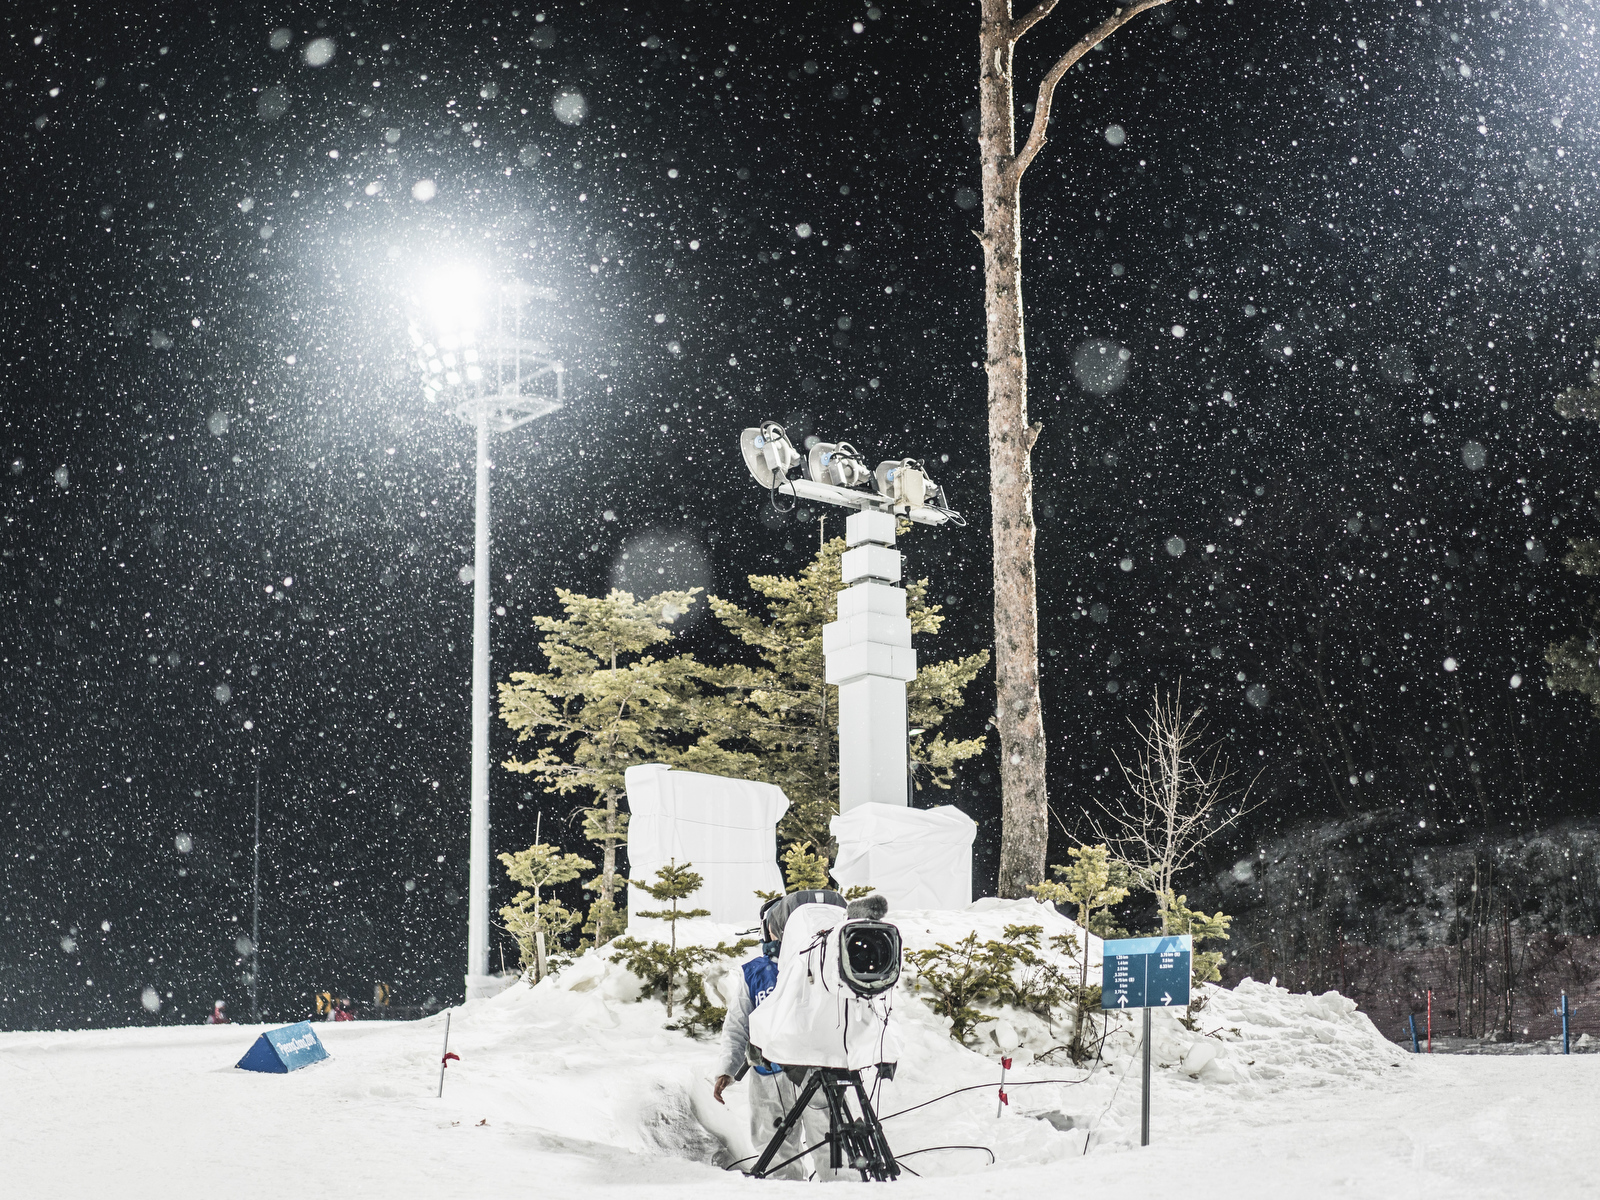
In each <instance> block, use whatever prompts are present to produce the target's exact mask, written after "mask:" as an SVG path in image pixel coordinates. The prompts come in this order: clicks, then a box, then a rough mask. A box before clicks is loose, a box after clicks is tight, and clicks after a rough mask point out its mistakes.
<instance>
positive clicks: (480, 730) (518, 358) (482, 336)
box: [411, 275, 566, 1000]
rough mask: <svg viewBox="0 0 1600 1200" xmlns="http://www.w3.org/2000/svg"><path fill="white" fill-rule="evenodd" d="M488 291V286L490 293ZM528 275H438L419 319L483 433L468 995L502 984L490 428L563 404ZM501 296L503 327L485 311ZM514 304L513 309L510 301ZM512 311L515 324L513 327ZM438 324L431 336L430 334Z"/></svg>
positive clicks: (452, 387) (443, 382)
mask: <svg viewBox="0 0 1600 1200" xmlns="http://www.w3.org/2000/svg"><path fill="white" fill-rule="evenodd" d="M486 293H487V294H486ZM553 298H554V296H553V293H551V292H549V290H548V289H543V288H531V287H529V286H527V285H526V284H523V283H520V282H513V283H509V284H503V285H501V286H500V287H498V288H496V289H493V290H492V291H491V290H490V289H489V288H486V287H482V286H479V285H478V284H477V283H476V281H475V280H473V279H472V278H471V277H470V276H461V275H457V276H453V277H448V278H445V279H441V280H435V281H434V282H433V284H432V286H431V287H430V289H429V291H428V293H427V297H426V303H425V305H424V306H423V307H424V308H425V309H426V310H427V317H428V325H429V326H431V329H430V328H428V327H427V326H425V325H424V324H423V323H421V322H420V321H413V322H412V324H411V341H412V346H413V348H414V350H415V352H416V356H417V358H416V361H417V364H418V365H419V366H420V367H421V369H422V372H423V377H424V383H423V386H422V391H423V394H424V395H425V396H426V397H427V398H428V400H429V402H430V403H442V404H444V405H446V406H448V408H447V411H448V412H449V413H450V415H452V416H454V417H455V418H456V419H457V420H459V421H461V422H463V423H465V424H467V425H470V426H472V427H473V429H474V430H475V431H476V433H477V477H476V484H477V486H476V500H475V504H474V516H473V539H472V818H471V825H470V834H469V842H468V874H467V976H466V985H467V999H469V1000H470V999H473V998H474V997H475V996H479V995H486V994H492V992H493V987H494V985H493V984H492V982H491V978H492V977H491V976H490V975H489V468H490V460H489V435H490V434H491V433H510V432H511V431H512V430H513V429H517V428H520V427H521V426H523V425H526V424H528V422H530V421H534V420H537V419H538V418H540V417H542V416H546V415H548V414H550V413H553V412H555V411H556V410H557V409H559V408H561V407H562V406H563V404H564V403H565V401H566V389H565V376H566V373H565V370H564V369H563V367H562V364H561V363H560V362H559V361H558V360H556V359H555V358H553V357H551V352H550V348H549V347H548V346H546V345H543V344H542V343H539V342H536V341H531V340H525V339H524V338H523V336H522V310H523V305H524V303H525V302H526V301H527V300H530V299H535V300H549V299H553ZM486 299H488V300H491V301H492V308H493V327H492V329H491V328H489V322H488V320H486V319H485V314H483V312H482V308H483V306H484V305H483V302H484V300H486ZM508 309H509V311H508ZM508 318H509V328H508ZM430 332H431V333H432V335H433V336H432V337H431V338H430V336H429V334H430Z"/></svg>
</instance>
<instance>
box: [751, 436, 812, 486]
mask: <svg viewBox="0 0 1600 1200" xmlns="http://www.w3.org/2000/svg"><path fill="white" fill-rule="evenodd" d="M739 449H740V450H741V451H742V452H743V454H744V465H745V466H747V467H749V468H750V474H752V475H754V476H755V479H756V482H757V483H759V484H760V485H761V486H762V487H764V488H775V487H777V486H778V484H780V483H782V482H783V481H784V480H785V479H786V478H788V475H789V472H790V471H792V470H794V468H795V467H796V466H798V465H799V463H800V451H798V450H796V449H795V448H794V443H793V442H791V441H790V440H789V435H788V434H786V433H785V432H784V431H783V426H782V425H779V424H778V423H777V422H776V421H766V422H763V423H762V424H761V426H760V427H759V428H756V429H746V430H745V431H744V432H743V433H742V434H740V435H739Z"/></svg>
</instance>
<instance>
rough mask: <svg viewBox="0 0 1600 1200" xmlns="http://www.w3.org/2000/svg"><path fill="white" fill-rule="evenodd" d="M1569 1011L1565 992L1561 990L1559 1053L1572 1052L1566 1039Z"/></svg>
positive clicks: (1568, 1031) (1569, 1028)
mask: <svg viewBox="0 0 1600 1200" xmlns="http://www.w3.org/2000/svg"><path fill="white" fill-rule="evenodd" d="M1570 1012H1571V1009H1570V1008H1569V1007H1568V1005H1567V994H1566V993H1565V992H1562V993H1561V1053H1563V1054H1571V1053H1572V1045H1571V1043H1570V1042H1569V1041H1568V1035H1569V1033H1570V1031H1571V1027H1570V1026H1569V1025H1568V1023H1567V1017H1568V1014H1569V1013H1570Z"/></svg>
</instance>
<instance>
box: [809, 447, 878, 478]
mask: <svg viewBox="0 0 1600 1200" xmlns="http://www.w3.org/2000/svg"><path fill="white" fill-rule="evenodd" d="M805 472H806V478H807V479H809V480H812V481H813V482H815V483H831V484H833V485H834V486H835V487H847V488H862V487H871V486H872V471H871V469H870V468H868V466H867V464H866V461H865V460H864V459H863V458H862V457H861V455H860V453H858V452H857V450H856V448H855V447H854V446H852V445H851V444H850V443H849V442H818V443H817V444H816V445H815V446H813V447H811V451H810V453H808V454H807V455H806V464H805Z"/></svg>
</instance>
